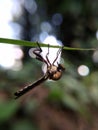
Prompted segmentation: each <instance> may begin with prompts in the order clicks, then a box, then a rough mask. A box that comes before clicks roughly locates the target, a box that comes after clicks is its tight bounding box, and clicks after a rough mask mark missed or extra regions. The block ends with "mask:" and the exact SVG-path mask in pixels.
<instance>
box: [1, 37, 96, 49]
mask: <svg viewBox="0 0 98 130" xmlns="http://www.w3.org/2000/svg"><path fill="white" fill-rule="evenodd" d="M0 43H7V44H13V45H20V46H31V47H36V46H37V44H36V43H37V42H31V41H24V40H16V39H7V38H0ZM39 44H40V46H41V47H48V44H44V43H39ZM49 47H53V48H61V46H54V45H50V46H49ZM63 49H64V50H74V51H79V50H80V51H94V50H96V49H95V48H71V47H66V46H64V47H63Z"/></svg>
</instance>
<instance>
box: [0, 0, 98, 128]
mask: <svg viewBox="0 0 98 130" xmlns="http://www.w3.org/2000/svg"><path fill="white" fill-rule="evenodd" d="M28 2H30V1H28ZM36 3H37V11H36V12H35V13H34V14H31V13H30V12H28V10H27V9H26V8H25V6H24V7H23V9H24V12H23V14H21V15H20V17H19V18H17V17H15V21H14V22H17V23H18V24H20V26H22V27H23V32H22V34H21V39H23V40H27V41H31V39H33V41H34V40H35V41H36V40H37V38H38V34H39V33H40V23H41V22H42V21H48V22H50V24H51V25H52V27H53V32H52V33H53V34H54V35H56V37H57V38H58V39H60V40H61V41H62V43H63V44H64V45H65V46H68V47H79V48H97V47H98V39H97V38H96V32H97V29H98V1H97V0H94V1H91V0H90V1H89V0H85V1H84V0H74V1H73V0H63V1H59V0H53V1H50V0H40V1H38V0H36ZM55 13H60V14H61V15H62V18H63V21H62V23H61V24H60V25H55V24H54V23H52V17H53V15H54V14H55ZM16 18H17V19H16ZM23 20H24V22H23ZM32 36H34V37H33V38H32ZM36 37H37V38H36ZM22 49H23V52H24V58H23V59H22V60H23V68H22V69H21V70H20V71H13V70H3V69H2V68H0V129H1V130H4V129H6V128H7V129H8V130H39V129H40V127H41V125H39V123H38V122H39V120H40V119H39V118H38V117H37V116H38V115H37V112H38V110H39V109H40V106H42V105H43V106H44V105H46V104H50V106H55V107H57V108H61V109H62V111H63V108H64V110H65V109H66V108H67V109H69V110H72V111H75V112H76V113H79V114H80V115H82V116H84V117H86V118H87V119H88V118H90V113H89V107H88V106H90V105H91V106H93V107H98V61H97V62H94V60H93V55H94V51H65V50H63V52H62V58H63V62H64V66H65V68H66V70H65V72H64V73H63V76H62V78H61V79H60V80H59V81H57V82H45V83H43V84H41V85H40V86H38V87H37V88H36V89H35V90H34V91H33V90H32V91H31V92H30V93H28V94H26V95H25V96H23V97H21V98H20V99H18V100H14V95H13V93H14V92H15V91H17V90H18V89H19V88H21V87H23V86H25V85H27V84H29V83H32V82H33V81H35V80H37V79H38V78H40V77H41V76H42V75H43V73H42V70H41V66H42V63H40V61H37V60H36V59H32V58H30V57H29V55H28V50H29V49H30V47H23V48H22ZM97 53H98V52H97ZM97 57H98V55H97ZM97 59H98V58H97ZM5 60H6V59H5ZM80 65H86V66H88V68H89V70H90V73H89V74H88V75H87V76H81V75H79V73H78V72H77V69H78V67H79V66H80ZM47 111H48V110H47ZM39 114H40V113H39ZM39 117H40V115H39ZM38 119H39V120H38ZM43 130H44V127H43Z"/></svg>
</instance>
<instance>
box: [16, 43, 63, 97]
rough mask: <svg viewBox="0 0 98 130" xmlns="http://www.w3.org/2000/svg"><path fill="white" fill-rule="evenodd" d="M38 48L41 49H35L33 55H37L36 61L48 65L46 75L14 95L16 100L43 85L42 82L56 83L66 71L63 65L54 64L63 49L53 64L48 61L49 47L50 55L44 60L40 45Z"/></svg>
mask: <svg viewBox="0 0 98 130" xmlns="http://www.w3.org/2000/svg"><path fill="white" fill-rule="evenodd" d="M37 44H38V43H37ZM38 47H39V48H37V49H35V50H34V51H33V53H34V54H35V56H36V59H38V60H40V61H42V62H44V63H45V64H46V65H47V71H46V73H45V74H44V76H43V77H41V78H40V79H39V80H37V81H35V82H34V83H33V84H31V85H29V86H26V87H24V88H23V89H21V90H19V91H17V92H15V93H14V95H15V99H17V98H19V97H20V96H22V95H24V94H25V93H27V92H28V91H30V90H31V89H33V88H35V87H36V86H38V85H39V84H41V83H42V82H44V81H45V80H47V79H50V80H54V81H56V80H59V79H60V78H61V76H62V72H63V71H64V70H65V68H64V67H63V65H62V64H58V63H57V65H54V63H55V62H56V61H57V58H58V56H59V54H60V52H61V49H59V50H58V52H57V57H56V58H55V59H54V61H53V63H50V61H49V59H48V54H49V45H48V53H47V55H46V59H44V58H43V57H42V56H41V54H40V53H41V52H42V49H41V48H40V46H39V44H38Z"/></svg>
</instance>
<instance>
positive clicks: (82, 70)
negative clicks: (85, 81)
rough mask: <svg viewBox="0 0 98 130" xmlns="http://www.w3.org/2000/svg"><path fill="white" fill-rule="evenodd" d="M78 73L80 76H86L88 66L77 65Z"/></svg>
mask: <svg viewBox="0 0 98 130" xmlns="http://www.w3.org/2000/svg"><path fill="white" fill-rule="evenodd" d="M78 73H79V74H80V75H81V76H87V75H88V74H89V68H88V67H87V66H86V65H80V66H79V67H78Z"/></svg>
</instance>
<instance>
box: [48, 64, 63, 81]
mask: <svg viewBox="0 0 98 130" xmlns="http://www.w3.org/2000/svg"><path fill="white" fill-rule="evenodd" d="M64 69H65V68H64V67H63V66H62V65H61V64H58V66H55V65H51V66H49V67H48V69H47V73H49V79H51V80H59V79H60V78H61V76H62V71H63V70H64Z"/></svg>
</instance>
